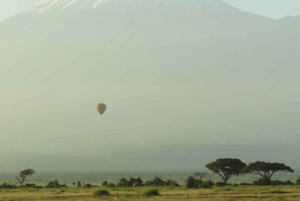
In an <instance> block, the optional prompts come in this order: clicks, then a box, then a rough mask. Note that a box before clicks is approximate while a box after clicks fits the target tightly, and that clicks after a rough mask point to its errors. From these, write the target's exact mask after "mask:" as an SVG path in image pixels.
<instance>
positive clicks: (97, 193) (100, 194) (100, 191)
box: [92, 189, 110, 197]
mask: <svg viewBox="0 0 300 201" xmlns="http://www.w3.org/2000/svg"><path fill="white" fill-rule="evenodd" d="M109 195H110V193H109V191H108V190H105V189H98V190H95V191H94V192H93V194H92V196H93V197H103V196H109Z"/></svg>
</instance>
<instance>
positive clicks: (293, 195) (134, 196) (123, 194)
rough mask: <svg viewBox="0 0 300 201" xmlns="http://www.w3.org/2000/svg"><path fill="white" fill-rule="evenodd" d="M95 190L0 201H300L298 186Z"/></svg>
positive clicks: (34, 192) (2, 195) (15, 195)
mask: <svg viewBox="0 0 300 201" xmlns="http://www.w3.org/2000/svg"><path fill="white" fill-rule="evenodd" d="M96 189H98V188H91V189H85V188H75V187H69V188H61V189H30V188H24V189H11V190H3V189H2V190H0V200H1V201H2V200H5V201H21V200H22V201H27V200H28V201H29V200H30V201H38V200H41V201H50V200H51V201H52V200H62V201H79V200H86V201H95V200H115V198H114V197H113V195H115V194H118V195H119V200H120V201H147V200H153V201H173V200H174V201H185V200H187V201H198V200H199V201H236V200H237V201H239V200H241V201H246V200H251V201H273V200H275V201H276V200H281V201H296V200H299V201H300V186H297V185H294V186H263V187H260V186H227V187H213V188H210V189H186V188H185V187H174V188H170V187H169V188H157V189H159V193H160V196H154V197H151V196H150V197H147V196H141V195H140V194H139V192H141V191H143V190H145V189H147V188H146V187H140V188H138V187H136V188H134V187H132V188H107V190H109V191H110V194H111V195H110V196H107V197H100V198H94V197H92V192H93V191H95V190H96Z"/></svg>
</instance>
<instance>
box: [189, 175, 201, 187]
mask: <svg viewBox="0 0 300 201" xmlns="http://www.w3.org/2000/svg"><path fill="white" fill-rule="evenodd" d="M201 184H202V181H201V180H199V179H195V178H194V177H192V176H189V177H188V178H187V180H186V181H185V186H186V187H187V188H198V187H199V186H200V185H201Z"/></svg>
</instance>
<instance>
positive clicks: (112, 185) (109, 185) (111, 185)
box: [106, 183, 116, 188]
mask: <svg viewBox="0 0 300 201" xmlns="http://www.w3.org/2000/svg"><path fill="white" fill-rule="evenodd" d="M115 186H116V185H115V184H114V183H110V184H107V185H106V187H109V188H114V187H115Z"/></svg>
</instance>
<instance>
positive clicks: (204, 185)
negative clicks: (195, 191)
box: [201, 180, 214, 188]
mask: <svg viewBox="0 0 300 201" xmlns="http://www.w3.org/2000/svg"><path fill="white" fill-rule="evenodd" d="M213 185H214V182H212V181H211V180H206V181H204V182H202V184H201V187H202V188H211V187H212V186H213Z"/></svg>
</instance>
